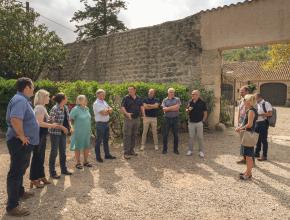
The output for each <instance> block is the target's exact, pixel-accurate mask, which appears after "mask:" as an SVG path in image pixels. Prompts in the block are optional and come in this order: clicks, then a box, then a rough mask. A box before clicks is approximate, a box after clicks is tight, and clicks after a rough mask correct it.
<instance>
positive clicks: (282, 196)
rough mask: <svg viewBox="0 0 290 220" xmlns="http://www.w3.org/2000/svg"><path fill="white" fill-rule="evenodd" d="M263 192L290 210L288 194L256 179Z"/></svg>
mask: <svg viewBox="0 0 290 220" xmlns="http://www.w3.org/2000/svg"><path fill="white" fill-rule="evenodd" d="M253 182H254V183H255V184H256V185H257V186H258V187H259V188H260V189H261V190H262V191H264V192H265V193H267V194H269V195H271V196H273V197H274V198H276V199H277V200H278V201H279V203H280V204H281V205H283V206H285V207H286V208H290V197H289V195H288V194H286V193H285V192H284V191H283V190H278V189H275V188H274V187H272V186H271V185H269V184H267V183H266V182H263V181H261V180H258V179H256V180H255V181H253Z"/></svg>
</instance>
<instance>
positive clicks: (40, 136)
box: [6, 77, 272, 216]
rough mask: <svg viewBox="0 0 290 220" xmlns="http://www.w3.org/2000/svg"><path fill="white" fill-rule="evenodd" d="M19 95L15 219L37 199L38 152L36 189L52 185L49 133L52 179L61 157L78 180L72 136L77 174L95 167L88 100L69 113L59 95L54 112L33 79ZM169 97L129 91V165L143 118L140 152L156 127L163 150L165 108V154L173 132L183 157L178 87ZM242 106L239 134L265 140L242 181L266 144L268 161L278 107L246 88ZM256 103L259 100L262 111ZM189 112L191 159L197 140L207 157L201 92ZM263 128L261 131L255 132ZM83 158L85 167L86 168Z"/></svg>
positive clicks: (9, 117)
mask: <svg viewBox="0 0 290 220" xmlns="http://www.w3.org/2000/svg"><path fill="white" fill-rule="evenodd" d="M16 88H17V94H15V96H14V97H13V98H12V99H11V100H10V102H9V104H8V107H7V113H6V121H7V125H8V130H7V146H8V149H9V154H10V160H11V164H10V169H9V172H8V175H7V193H8V202H7V207H6V210H7V213H8V214H9V215H13V216H26V215H29V214H30V212H29V210H27V209H26V208H22V207H20V206H19V199H20V198H23V199H27V198H30V197H32V196H33V193H32V192H27V191H25V190H24V187H23V176H24V174H25V171H26V169H27V168H28V167H29V164H30V158H31V153H33V156H32V161H31V165H30V181H31V183H30V187H31V188H32V187H36V188H42V187H44V185H47V184H50V183H51V182H50V181H49V180H48V179H47V178H46V175H45V168H44V161H45V152H46V138H47V135H48V134H49V136H50V142H51V149H50V155H49V175H50V177H51V178H52V179H59V178H61V176H60V175H59V174H58V173H57V172H56V168H55V163H56V158H57V155H58V154H59V162H60V171H61V174H63V175H72V172H70V171H69V170H68V168H67V166H66V139H67V136H68V135H70V136H71V141H70V150H72V151H74V154H75V160H76V165H75V168H76V169H83V168H84V167H88V168H90V167H92V164H91V163H90V162H89V161H88V156H89V153H90V146H91V137H92V135H91V134H92V129H91V114H90V111H89V108H88V106H87V105H88V100H87V98H86V96H84V95H79V96H78V97H77V99H76V106H75V107H74V108H73V109H71V111H69V109H68V107H67V105H66V104H67V97H66V95H65V94H63V93H58V94H56V95H55V96H53V101H54V102H55V105H54V106H53V107H52V108H51V110H50V112H49V113H48V111H47V109H46V105H47V104H48V103H49V101H50V94H49V92H48V91H46V90H43V89H40V90H38V91H37V92H36V94H35V95H34V84H33V82H32V80H31V79H29V78H25V77H22V78H19V79H18V80H17V82H16ZM167 92H168V95H167V97H166V98H165V99H163V101H162V102H161V101H160V100H159V99H157V98H156V96H155V95H156V94H155V90H154V89H150V90H149V91H148V97H146V98H141V97H140V96H138V95H137V91H136V88H135V87H134V86H129V87H128V95H126V96H125V97H124V98H123V100H122V103H121V112H122V113H123V115H124V126H123V148H124V159H126V160H129V159H130V158H131V157H132V156H137V153H136V150H135V149H136V139H137V136H138V133H139V131H138V129H139V127H140V122H141V119H142V120H143V134H142V138H141V147H140V151H144V150H145V148H146V139H147V133H148V130H149V127H151V130H152V134H153V140H154V148H155V150H158V149H159V144H158V136H157V127H158V126H157V124H158V122H157V117H158V114H159V110H160V108H161V109H162V111H163V114H164V126H163V128H162V135H163V149H162V153H163V154H167V152H168V136H169V132H170V130H172V133H173V152H174V153H175V154H179V149H178V143H179V139H178V124H179V111H180V107H181V101H180V99H179V98H178V97H176V96H175V90H174V88H169V89H168V91H167ZM240 93H241V96H242V101H241V102H240V105H239V127H238V128H237V129H236V131H237V132H242V131H243V130H246V131H258V132H259V134H260V136H259V140H258V143H257V147H256V152H255V154H254V150H253V149H254V146H243V145H242V146H241V154H242V155H243V160H242V161H240V162H239V163H246V164H247V170H246V171H245V172H244V173H241V174H240V178H241V179H245V180H246V179H250V178H251V177H252V173H251V170H252V167H253V163H254V160H253V158H254V156H256V157H260V151H261V144H263V156H262V157H260V158H259V160H261V161H262V160H266V159H267V149H268V143H267V130H268V126H267V122H266V119H267V117H269V116H270V115H271V111H272V107H271V105H270V104H269V103H267V102H266V103H265V101H264V100H263V99H262V97H261V95H260V94H257V95H256V96H254V95H249V94H248V93H249V89H248V88H247V87H243V88H241V90H240ZM32 96H34V106H33V105H32V104H31V101H30V99H31V97H32ZM105 98H106V92H105V91H104V90H103V89H98V90H97V91H96V101H95V102H94V103H93V112H94V119H95V124H96V140H95V156H96V161H98V162H100V163H102V162H103V158H104V159H107V160H113V159H116V157H115V156H113V155H112V154H111V153H110V148H109V136H110V134H109V132H110V129H109V120H110V114H112V112H113V109H112V108H111V107H110V106H109V104H108V103H107V102H106V101H105ZM256 99H257V100H258V105H257V109H256V108H255V107H256ZM186 112H187V113H188V130H189V140H188V150H187V153H186V155H187V156H191V155H192V154H193V144H194V141H195V139H197V142H198V146H199V156H200V157H201V158H203V157H204V156H205V155H204V143H203V126H204V122H205V121H206V120H207V116H208V113H207V106H206V103H205V102H204V101H203V100H202V99H201V98H200V92H199V91H198V90H193V91H192V92H191V99H190V100H189V102H188V103H187V105H186ZM255 129H257V130H255ZM102 144H103V149H104V157H103V158H102V156H101V145H102ZM81 154H83V163H81Z"/></svg>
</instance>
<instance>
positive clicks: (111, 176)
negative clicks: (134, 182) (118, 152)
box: [94, 158, 124, 194]
mask: <svg viewBox="0 0 290 220" xmlns="http://www.w3.org/2000/svg"><path fill="white" fill-rule="evenodd" d="M122 166H124V162H123V161H122V160H120V159H119V158H117V160H104V163H102V164H101V163H98V165H97V167H96V168H94V169H98V170H99V183H98V184H99V186H100V187H101V188H103V189H104V190H105V191H106V192H107V194H117V193H118V189H117V187H116V186H115V184H116V183H117V182H119V181H121V180H122V177H121V176H118V175H117V174H116V173H115V169H116V168H119V167H122Z"/></svg>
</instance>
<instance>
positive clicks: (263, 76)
mask: <svg viewBox="0 0 290 220" xmlns="http://www.w3.org/2000/svg"><path fill="white" fill-rule="evenodd" d="M222 70H223V83H222V94H224V95H225V96H226V98H227V99H228V100H229V101H232V102H234V101H236V100H238V99H239V98H240V95H239V88H241V87H242V86H244V85H248V84H255V85H256V88H257V89H256V91H255V92H258V93H261V94H262V95H263V97H264V98H265V99H266V100H268V101H269V102H271V103H272V104H273V105H279V106H285V105H286V106H290V62H288V63H285V64H283V65H281V66H280V67H278V68H275V69H265V68H264V62H262V61H248V62H233V63H225V64H224V65H223V68H222Z"/></svg>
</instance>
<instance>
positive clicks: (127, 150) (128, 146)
mask: <svg viewBox="0 0 290 220" xmlns="http://www.w3.org/2000/svg"><path fill="white" fill-rule="evenodd" d="M121 111H122V112H123V114H124V116H125V118H124V127H123V130H124V138H123V147H124V158H125V159H126V160H128V159H130V156H137V153H136V152H135V150H134V149H135V145H136V138H137V135H138V130H139V126H140V116H141V115H142V116H144V115H145V111H144V106H143V100H142V99H141V98H140V97H139V96H138V95H137V94H136V87H135V86H129V87H128V95H126V96H125V97H124V98H123V100H122V104H121Z"/></svg>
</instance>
